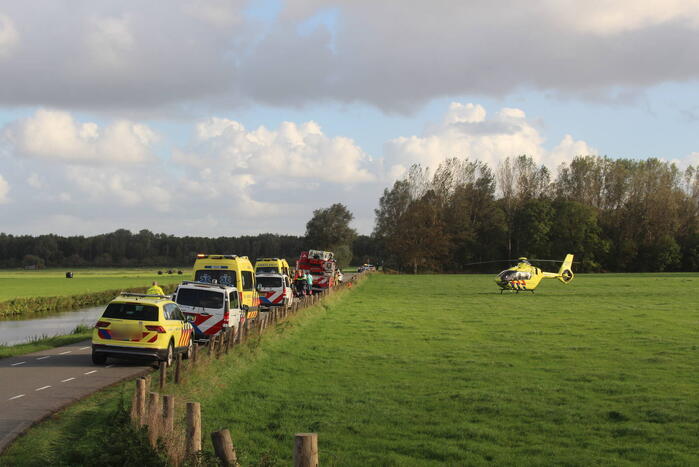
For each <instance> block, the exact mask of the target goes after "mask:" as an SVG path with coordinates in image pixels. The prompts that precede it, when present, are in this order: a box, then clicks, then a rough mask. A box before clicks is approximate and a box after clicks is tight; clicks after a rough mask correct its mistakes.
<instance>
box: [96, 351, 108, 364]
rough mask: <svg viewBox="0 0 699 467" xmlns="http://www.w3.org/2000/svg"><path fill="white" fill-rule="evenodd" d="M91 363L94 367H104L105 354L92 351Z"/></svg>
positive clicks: (105, 361)
mask: <svg viewBox="0 0 699 467" xmlns="http://www.w3.org/2000/svg"><path fill="white" fill-rule="evenodd" d="M92 363H94V364H95V365H104V364H105V363H107V354H105V353H98V352H95V351H94V350H93V351H92Z"/></svg>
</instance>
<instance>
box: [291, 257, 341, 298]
mask: <svg viewBox="0 0 699 467" xmlns="http://www.w3.org/2000/svg"><path fill="white" fill-rule="evenodd" d="M296 271H297V272H301V271H303V272H310V273H311V275H312V276H313V291H314V292H316V291H318V292H322V291H323V290H325V289H327V288H329V287H333V286H334V285H335V276H336V271H337V263H336V262H335V255H334V254H333V253H332V252H330V251H320V250H308V251H303V252H301V257H300V258H299V259H298V261H296Z"/></svg>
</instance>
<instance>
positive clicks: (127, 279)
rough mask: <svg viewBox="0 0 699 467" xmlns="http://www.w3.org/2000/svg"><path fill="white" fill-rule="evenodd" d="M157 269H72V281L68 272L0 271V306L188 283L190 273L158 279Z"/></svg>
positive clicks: (159, 277)
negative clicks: (24, 300) (27, 299)
mask: <svg viewBox="0 0 699 467" xmlns="http://www.w3.org/2000/svg"><path fill="white" fill-rule="evenodd" d="M158 269H160V270H163V272H166V271H167V268H166V269H163V268H150V269H72V271H73V273H74V277H73V279H66V278H65V273H66V271H67V270H68V269H60V270H59V269H47V270H40V271H24V270H7V269H4V270H0V302H2V301H5V300H12V299H14V298H25V297H59V296H67V295H77V294H87V293H93V292H100V291H103V290H113V289H118V288H120V287H124V288H127V287H139V286H148V285H150V283H151V282H152V281H154V280H157V281H158V282H160V283H162V284H174V283H177V282H180V281H182V280H184V279H191V270H189V269H187V270H183V271H182V272H183V273H184V274H183V275H178V274H177V273H176V272H177V270H175V274H172V275H169V274H167V273H165V274H163V275H162V276H159V275H158V274H157V271H158Z"/></svg>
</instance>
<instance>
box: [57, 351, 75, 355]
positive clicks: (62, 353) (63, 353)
mask: <svg viewBox="0 0 699 467" xmlns="http://www.w3.org/2000/svg"><path fill="white" fill-rule="evenodd" d="M71 352H72V350H66V351H65V352H61V353H59V354H58V355H65V354H67V353H71Z"/></svg>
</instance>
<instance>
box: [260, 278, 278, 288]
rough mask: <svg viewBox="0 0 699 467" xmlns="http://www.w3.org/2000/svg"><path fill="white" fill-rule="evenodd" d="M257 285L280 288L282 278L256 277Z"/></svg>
mask: <svg viewBox="0 0 699 467" xmlns="http://www.w3.org/2000/svg"><path fill="white" fill-rule="evenodd" d="M257 283H258V284H260V285H261V286H262V287H276V288H278V287H281V286H282V278H281V277H258V278H257Z"/></svg>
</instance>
